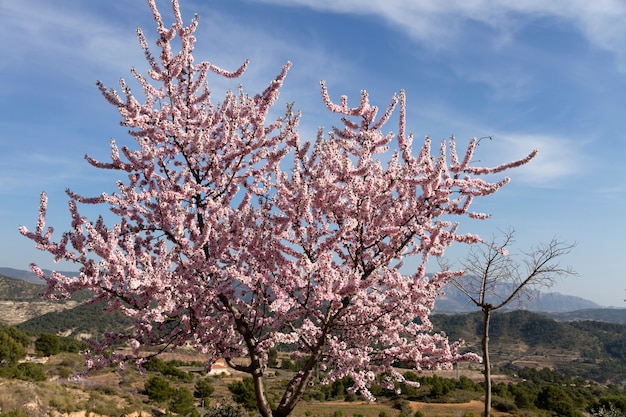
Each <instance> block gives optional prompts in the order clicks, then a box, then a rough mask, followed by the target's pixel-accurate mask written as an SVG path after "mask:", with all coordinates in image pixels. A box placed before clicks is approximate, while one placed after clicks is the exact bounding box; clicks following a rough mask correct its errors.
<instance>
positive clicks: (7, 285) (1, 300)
mask: <svg viewBox="0 0 626 417" xmlns="http://www.w3.org/2000/svg"><path fill="white" fill-rule="evenodd" d="M45 289H46V287H45V285H43V284H42V283H40V284H31V283H29V282H26V281H23V280H21V279H16V278H10V277H7V276H4V275H0V324H5V325H16V324H19V323H22V322H25V321H27V320H30V319H32V318H34V317H38V316H41V315H43V314H46V313H49V312H53V311H62V310H67V309H70V308H73V307H76V306H77V305H78V304H79V303H80V302H81V301H82V300H85V299H86V298H87V297H88V294H87V293H85V292H82V293H77V294H75V295H74V296H73V297H72V298H71V299H69V300H64V301H49V300H44V299H43V298H42V297H41V294H42V293H43V292H44V291H45Z"/></svg>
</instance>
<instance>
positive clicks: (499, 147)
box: [479, 133, 593, 188]
mask: <svg viewBox="0 0 626 417" xmlns="http://www.w3.org/2000/svg"><path fill="white" fill-rule="evenodd" d="M485 145H486V146H487V147H488V158H489V160H492V159H494V160H496V161H500V162H501V161H510V160H514V159H519V158H520V157H522V156H524V155H526V154H528V153H529V152H530V151H531V150H533V149H537V150H538V151H539V154H538V155H537V156H536V157H535V159H533V160H532V161H531V162H530V163H529V164H527V165H525V166H522V167H520V168H518V170H517V171H516V175H515V178H516V182H517V181H519V182H522V183H525V184H527V185H531V186H535V187H546V188H550V187H553V186H556V185H558V184H560V183H562V182H564V181H568V180H572V179H573V178H575V177H577V176H579V175H581V174H582V173H583V172H584V170H585V169H586V167H589V166H591V165H592V164H593V161H592V160H591V158H590V157H589V156H588V154H587V153H585V150H584V147H583V143H581V141H580V140H573V139H569V138H562V137H558V136H554V135H549V134H519V133H502V134H498V135H495V136H494V137H493V140H492V141H491V142H490V143H488V144H485ZM479 146H480V145H479Z"/></svg>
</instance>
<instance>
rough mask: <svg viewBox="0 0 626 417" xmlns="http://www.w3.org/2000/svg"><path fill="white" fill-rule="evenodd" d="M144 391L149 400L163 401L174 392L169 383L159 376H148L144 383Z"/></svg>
mask: <svg viewBox="0 0 626 417" xmlns="http://www.w3.org/2000/svg"><path fill="white" fill-rule="evenodd" d="M144 392H145V393H146V395H147V396H148V397H150V399H151V400H153V401H157V402H163V401H167V400H169V399H170V398H171V397H172V395H173V394H174V389H173V388H172V386H171V385H170V383H169V382H168V381H167V380H166V379H165V378H163V377H161V376H153V377H151V378H149V379H148V380H147V381H146V383H145V385H144Z"/></svg>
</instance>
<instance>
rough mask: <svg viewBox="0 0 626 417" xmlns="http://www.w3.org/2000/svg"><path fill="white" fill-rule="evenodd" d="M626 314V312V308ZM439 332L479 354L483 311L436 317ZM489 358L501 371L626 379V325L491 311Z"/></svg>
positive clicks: (601, 378) (621, 380)
mask: <svg viewBox="0 0 626 417" xmlns="http://www.w3.org/2000/svg"><path fill="white" fill-rule="evenodd" d="M624 312H626V310H624ZM431 319H432V322H433V325H434V327H435V329H436V330H439V331H444V332H445V333H446V334H447V335H448V337H449V338H450V339H452V340H454V339H464V340H465V341H466V345H467V349H468V350H470V351H473V352H480V340H481V336H482V313H471V314H456V315H444V314H436V315H433V316H432V318H431ZM490 346H491V349H490V350H491V359H492V363H493V365H494V366H495V367H498V368H502V369H512V370H515V369H519V368H524V367H530V368H544V367H546V368H550V369H555V370H557V371H559V372H562V373H566V374H569V375H576V376H582V377H583V378H588V379H593V380H596V381H598V382H603V383H604V382H608V381H611V382H615V383H620V382H621V383H624V382H626V325H624V324H618V323H606V322H598V321H571V322H560V321H556V320H553V319H551V318H549V317H546V316H543V315H541V314H537V313H533V312H529V311H523V310H519V311H511V312H503V313H495V314H493V315H492V319H491V326H490Z"/></svg>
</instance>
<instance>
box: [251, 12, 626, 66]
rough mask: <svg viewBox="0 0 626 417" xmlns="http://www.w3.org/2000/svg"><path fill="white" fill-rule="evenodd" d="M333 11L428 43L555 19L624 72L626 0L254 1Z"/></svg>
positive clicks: (506, 34) (504, 32) (505, 34)
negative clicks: (472, 25)
mask: <svg viewBox="0 0 626 417" xmlns="http://www.w3.org/2000/svg"><path fill="white" fill-rule="evenodd" d="M256 1H261V2H266V3H274V4H280V5H285V6H306V7H310V8H312V9H315V10H321V11H328V12H334V13H351V14H367V15H374V16H379V17H381V18H382V19H384V20H386V21H387V22H389V23H390V24H392V25H394V26H397V27H399V28H400V29H401V30H403V31H404V32H406V33H407V34H408V35H409V36H411V37H412V38H414V39H416V40H418V41H421V42H424V43H425V44H427V45H430V46H432V47H442V46H445V45H446V43H447V42H449V41H450V40H452V39H454V38H455V37H457V36H462V34H463V29H464V27H465V24H466V23H468V22H477V23H480V24H483V25H486V26H487V27H490V28H492V29H494V30H495V31H496V32H497V33H498V36H499V37H500V40H501V41H504V42H506V39H509V38H510V37H511V36H514V32H515V31H516V30H518V29H519V28H520V27H522V26H523V25H524V24H525V22H527V21H528V20H529V19H531V20H532V19H537V18H555V19H558V20H560V21H562V22H564V23H566V24H568V25H573V27H574V28H575V30H577V31H579V32H580V33H581V34H582V35H583V36H584V37H585V38H586V39H587V41H588V42H589V43H590V44H592V45H595V46H596V47H598V48H601V49H603V50H606V51H609V52H611V53H613V54H615V55H616V56H617V58H618V60H619V63H620V67H621V69H622V70H624V71H626V52H625V51H624V44H625V43H626V25H624V21H626V2H624V1H623V0H595V1H588V0H550V1H545V0H466V1H457V0H256Z"/></svg>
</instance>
